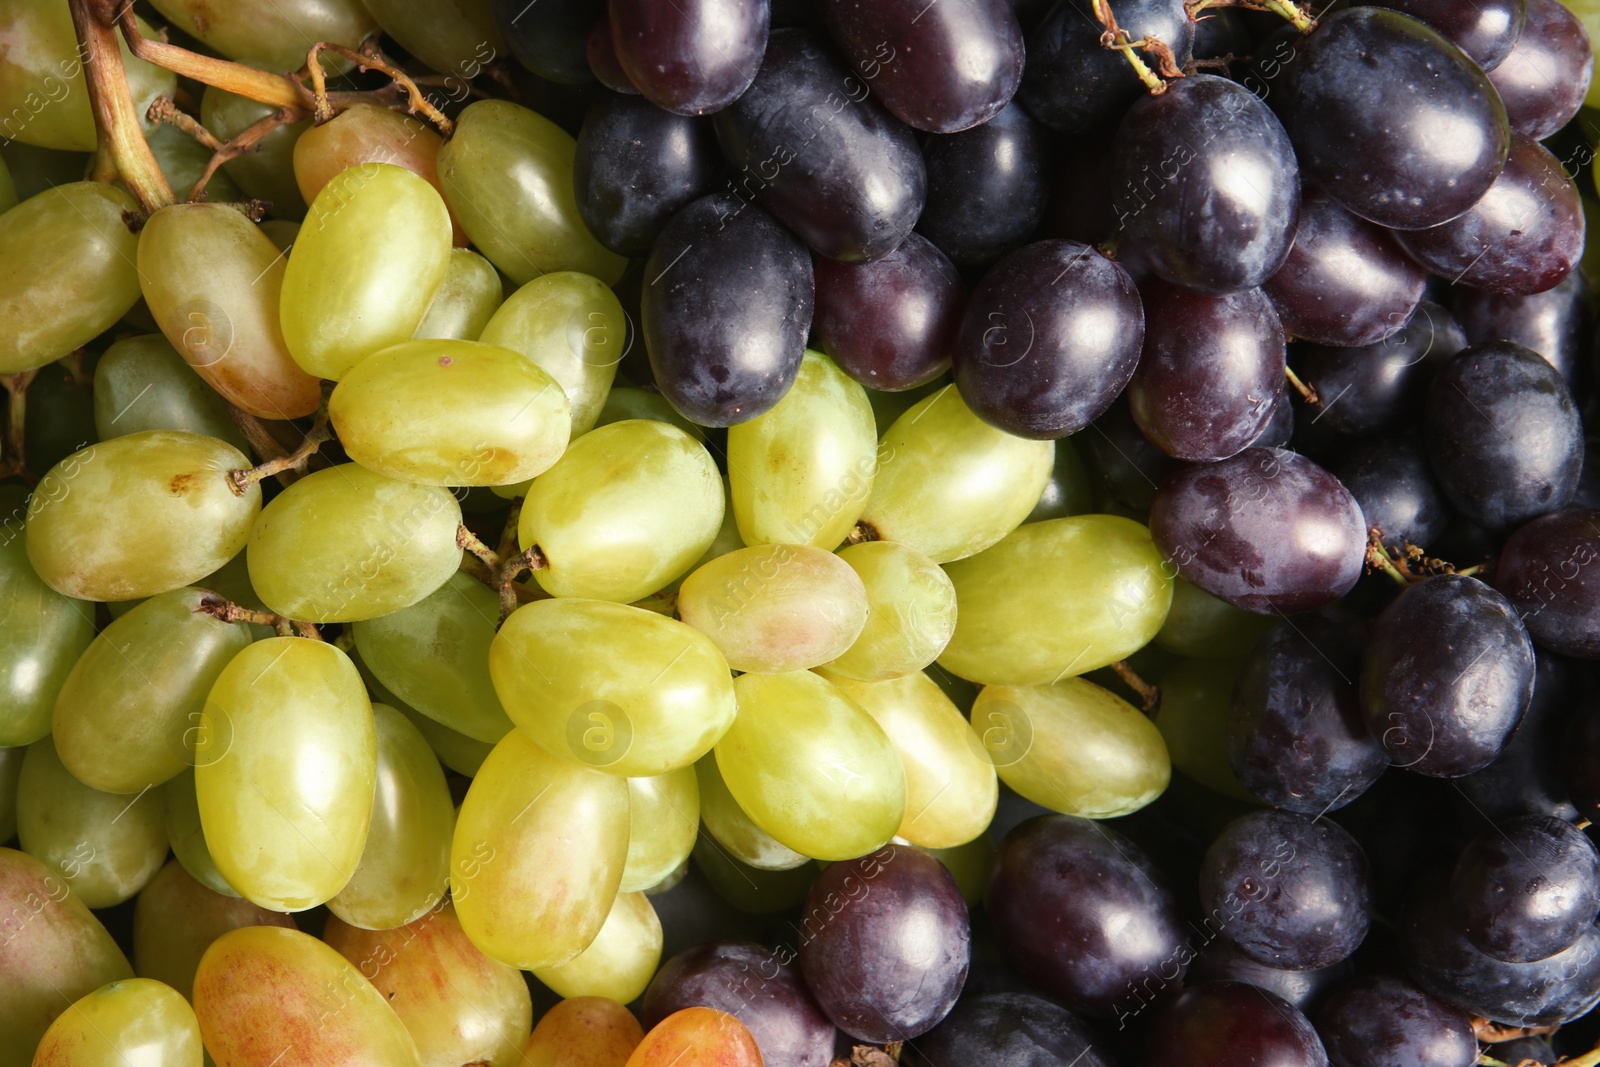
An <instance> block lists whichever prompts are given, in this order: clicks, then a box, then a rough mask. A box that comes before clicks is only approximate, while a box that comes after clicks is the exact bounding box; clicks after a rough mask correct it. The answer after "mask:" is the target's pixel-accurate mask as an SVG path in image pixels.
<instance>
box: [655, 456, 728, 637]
mask: <svg viewBox="0 0 1600 1067" xmlns="http://www.w3.org/2000/svg"><path fill="white" fill-rule="evenodd" d="M743 547H745V544H744V538H742V537H740V536H739V524H738V523H737V522H735V521H734V520H733V500H732V495H731V493H730V492H729V490H728V483H727V482H726V481H724V482H723V483H722V525H721V526H720V527H718V529H717V536H716V537H714V538H712V539H711V546H710V547H709V548H707V549H706V550H705V551H704V552H702V553H701V554H700V558H699V559H697V560H695V561H694V566H692V567H690V568H689V570H688V572H687V573H685V574H684V575H683V577H681V578H677V579H675V580H673V581H671V582H668V583H667V584H666V585H665V586H664V587H663V588H662V589H661V592H660V593H658V594H657V595H655V596H652V597H650V598H648V599H646V600H641V601H640V602H639V606H640V607H648V608H650V609H651V610H652V611H661V612H662V613H663V614H666V615H672V614H674V613H675V612H676V611H677V610H678V589H679V588H680V587H681V586H682V585H683V581H684V579H685V578H687V577H689V575H690V574H693V573H694V572H695V571H697V570H699V569H700V568H701V567H704V566H705V565H706V564H707V563H710V562H711V561H712V560H714V559H716V558H717V557H718V556H726V555H727V554H728V553H729V552H737V551H739V549H741V548H743ZM669 594H670V595H669Z"/></svg>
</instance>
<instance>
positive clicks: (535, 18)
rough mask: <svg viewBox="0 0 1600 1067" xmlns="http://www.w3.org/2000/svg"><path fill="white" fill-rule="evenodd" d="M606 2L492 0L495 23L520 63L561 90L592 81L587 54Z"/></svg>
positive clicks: (601, 0)
mask: <svg viewBox="0 0 1600 1067" xmlns="http://www.w3.org/2000/svg"><path fill="white" fill-rule="evenodd" d="M605 17H606V0H544V2H543V3H529V2H528V0H494V21H495V25H496V26H497V27H498V28H499V30H500V36H501V37H503V38H504V39H505V42H506V45H507V47H509V48H510V49H511V55H512V56H513V57H514V58H515V59H516V61H517V62H518V63H521V64H522V65H523V66H524V67H526V68H527V69H528V70H530V71H532V72H533V73H535V74H537V75H538V76H539V77H541V78H546V79H548V80H550V81H553V82H560V83H562V84H563V85H585V84H587V83H589V82H592V81H593V80H594V75H593V74H591V73H590V72H589V60H588V57H587V55H586V54H585V49H586V47H587V45H588V41H589V30H590V28H591V27H592V26H594V24H595V23H596V22H597V21H599V20H601V19H603V18H605Z"/></svg>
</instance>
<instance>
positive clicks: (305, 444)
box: [228, 382, 333, 496]
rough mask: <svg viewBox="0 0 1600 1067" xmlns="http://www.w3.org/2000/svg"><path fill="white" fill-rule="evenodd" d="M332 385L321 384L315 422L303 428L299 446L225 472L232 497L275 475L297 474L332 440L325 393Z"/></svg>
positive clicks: (327, 383)
mask: <svg viewBox="0 0 1600 1067" xmlns="http://www.w3.org/2000/svg"><path fill="white" fill-rule="evenodd" d="M331 384H332V383H329V382H324V383H323V388H322V406H321V407H320V408H318V409H317V418H316V421H315V422H313V423H312V424H311V429H309V430H307V431H306V436H305V439H304V440H303V441H301V442H300V447H299V448H296V449H295V450H294V451H293V452H290V453H289V454H288V455H282V456H274V457H272V458H271V459H266V460H263V461H262V462H260V463H258V464H256V465H255V466H254V467H250V468H247V469H244V470H235V471H229V472H228V488H230V489H232V490H233V495H234V496H244V494H245V490H247V489H249V488H250V487H251V486H252V485H255V484H257V483H258V482H260V481H261V480H262V479H265V478H270V477H272V476H273V475H275V474H276V475H280V476H284V475H287V474H288V473H289V472H290V471H293V472H295V473H296V474H299V473H302V472H303V471H304V470H305V469H306V464H307V463H310V462H311V457H312V456H314V455H316V454H317V450H318V449H319V448H321V447H322V446H323V444H324V443H325V442H327V441H331V440H332V439H333V427H332V426H330V425H329V424H328V392H329V386H330V385H331ZM240 428H241V429H243V427H240ZM251 443H252V444H254V442H251ZM285 480H286V481H287V480H290V479H285Z"/></svg>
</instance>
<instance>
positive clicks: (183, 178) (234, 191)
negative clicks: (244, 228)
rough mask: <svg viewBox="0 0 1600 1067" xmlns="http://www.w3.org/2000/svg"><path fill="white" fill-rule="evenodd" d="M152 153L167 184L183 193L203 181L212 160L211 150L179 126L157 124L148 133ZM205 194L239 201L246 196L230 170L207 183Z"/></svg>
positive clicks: (222, 172)
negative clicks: (229, 172)
mask: <svg viewBox="0 0 1600 1067" xmlns="http://www.w3.org/2000/svg"><path fill="white" fill-rule="evenodd" d="M145 143H146V144H148V145H149V146H150V154H151V155H152V156H153V157H154V158H155V161H156V166H157V167H158V168H159V169H160V171H161V174H162V177H164V178H166V180H167V184H168V185H169V186H171V187H172V188H173V189H174V190H176V191H177V194H178V195H180V196H181V195H183V193H185V192H187V191H188V190H190V189H193V188H194V187H195V185H196V184H197V183H198V182H199V181H200V178H201V176H202V175H204V174H205V171H206V167H207V166H208V165H209V164H210V163H211V155H212V153H211V149H209V148H207V147H206V146H205V145H203V144H201V143H200V142H199V141H196V140H195V139H194V138H193V137H191V136H189V135H188V134H186V133H184V132H183V131H182V130H180V129H178V128H177V127H176V126H167V125H165V124H163V125H160V126H157V127H156V128H155V129H154V130H152V131H150V132H149V133H147V134H146V135H145ZM205 195H206V198H207V199H209V200H215V201H224V202H226V201H238V200H242V199H243V198H244V194H243V193H241V192H240V191H239V187H238V186H237V185H235V184H234V181H233V178H232V176H231V175H229V174H228V173H227V172H226V171H217V172H214V173H213V174H212V175H211V178H210V180H209V181H207V183H206V187H205Z"/></svg>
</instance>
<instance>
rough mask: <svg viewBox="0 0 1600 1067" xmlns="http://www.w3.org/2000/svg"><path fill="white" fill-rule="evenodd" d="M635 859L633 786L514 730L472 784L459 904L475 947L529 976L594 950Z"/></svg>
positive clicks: (456, 852) (456, 890)
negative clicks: (560, 756)
mask: <svg viewBox="0 0 1600 1067" xmlns="http://www.w3.org/2000/svg"><path fill="white" fill-rule="evenodd" d="M627 856H628V783H627V782H626V780H624V779H622V778H618V777H616V776H615V775H610V774H601V773H600V772H599V771H594V770H590V769H589V768H587V767H584V766H582V765H580V764H577V763H573V762H571V761H570V760H564V759H558V758H557V757H555V756H552V755H550V754H549V753H548V752H546V751H545V750H544V749H542V748H540V747H539V746H538V745H536V744H534V743H533V742H532V741H530V740H528V738H527V737H526V736H525V735H524V734H523V733H522V731H521V730H513V731H511V732H510V733H509V734H506V736H505V737H503V738H502V739H501V740H500V743H499V744H498V745H496V746H495V747H494V751H493V752H491V753H489V758H488V759H486V760H484V761H483V766H482V767H481V768H479V770H478V776H477V777H476V778H474V779H473V780H472V786H471V788H469V789H468V790H467V796H466V799H465V800H463V801H462V802H461V813H460V815H459V816H458V817H457V819H456V832H455V839H454V842H453V844H452V846H451V849H450V896H451V899H452V900H453V901H454V903H455V908H456V915H457V917H459V918H460V920H461V925H462V927H463V928H464V929H465V930H466V931H467V936H468V937H470V938H472V943H473V944H474V945H477V946H478V948H479V949H480V950H481V951H482V952H483V953H484V954H485V955H487V956H490V957H491V958H493V959H497V960H500V961H501V962H502V963H509V964H510V965H511V966H513V967H519V968H521V969H523V970H533V969H534V968H542V967H554V966H556V965H557V964H562V963H565V962H567V961H568V960H570V959H572V958H573V957H574V956H576V955H577V954H578V953H580V952H582V951H583V950H584V949H586V948H588V947H589V943H590V942H591V941H593V940H594V939H595V935H597V934H598V933H599V932H600V927H601V925H603V924H604V923H605V919H606V915H607V913H609V912H610V910H611V902H612V900H613V899H614V898H615V897H616V895H617V886H618V885H620V884H621V881H622V868H623V865H624V864H625V862H626V860H627Z"/></svg>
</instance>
